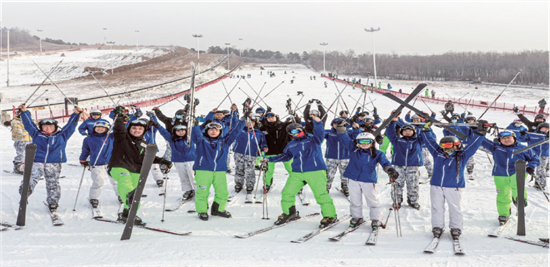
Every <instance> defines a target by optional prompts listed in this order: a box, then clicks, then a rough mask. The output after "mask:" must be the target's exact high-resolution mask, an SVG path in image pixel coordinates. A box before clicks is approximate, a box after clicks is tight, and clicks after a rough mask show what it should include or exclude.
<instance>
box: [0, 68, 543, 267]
mask: <svg viewBox="0 0 550 267" xmlns="http://www.w3.org/2000/svg"><path fill="white" fill-rule="evenodd" d="M262 66H263V67H264V68H265V70H264V71H263V75H260V69H259V66H253V67H251V66H245V67H243V68H242V69H240V70H238V71H237V73H236V74H238V75H246V74H251V75H252V77H251V78H250V79H246V80H241V81H240V82H239V84H238V85H237V87H240V88H241V89H242V90H244V91H245V92H246V93H247V94H249V95H251V96H255V95H256V94H255V93H254V92H253V90H252V89H251V88H250V87H252V88H254V90H256V91H258V90H260V89H261V88H262V86H264V88H263V91H262V93H261V94H260V95H261V96H262V97H264V96H265V95H266V94H267V93H268V92H269V91H270V90H271V89H273V88H275V87H276V86H277V85H279V84H280V83H282V82H283V81H284V83H283V84H282V85H281V86H280V87H279V88H278V89H276V90H275V91H273V92H272V93H270V94H269V95H268V96H267V97H265V99H264V100H265V102H266V103H267V104H269V105H270V106H271V107H272V108H273V110H274V111H275V112H277V113H279V114H280V116H281V117H283V116H284V115H285V114H286V109H285V107H284V104H285V101H286V99H287V95H289V96H290V97H292V99H293V101H294V102H295V103H297V102H298V101H299V98H300V97H299V96H297V93H296V92H297V91H303V92H304V95H305V97H304V99H303V100H302V102H301V104H300V105H302V104H305V103H307V100H309V99H311V98H316V99H320V100H321V101H322V102H323V104H324V105H326V106H327V107H328V106H330V105H331V103H332V102H333V100H334V99H335V97H336V95H335V93H336V88H335V86H337V87H338V89H339V90H342V89H343V88H344V86H343V85H342V84H336V85H335V84H334V83H333V82H332V81H329V80H327V79H322V78H320V77H319V73H315V72H313V71H311V70H309V69H307V68H305V67H304V66H302V65H262ZM268 70H271V71H274V72H275V74H276V76H275V77H273V78H269V76H268V75H267V74H266V71H268ZM284 71H286V72H287V74H284ZM292 72H294V73H292ZM313 75H315V76H317V77H316V78H317V79H316V80H310V76H313ZM293 77H295V78H293ZM291 79H294V83H293V84H290V80H291ZM237 81H238V79H236V78H234V79H225V80H224V81H223V83H217V84H214V85H212V86H210V87H207V88H205V89H203V90H201V91H199V92H197V93H196V95H197V98H199V99H200V102H201V103H200V105H198V106H197V115H200V114H207V112H208V111H209V110H212V109H213V108H215V107H216V106H218V104H219V103H220V101H221V100H222V99H223V98H224V97H225V95H226V93H225V91H224V88H223V86H225V87H226V88H227V90H228V91H229V90H231V88H233V87H234V86H235V84H236V83H237ZM325 81H327V82H328V87H327V88H325V87H324V85H323V83H324V82H325ZM247 82H248V83H249V84H250V86H249V85H248V84H247ZM382 82H383V84H384V83H386V84H387V82H386V81H382ZM390 83H392V85H393V87H394V88H397V90H399V88H400V84H403V87H402V88H403V91H404V92H410V91H411V90H412V89H410V88H411V87H414V86H416V85H417V84H418V83H417V82H411V81H407V82H405V81H390ZM405 85H406V87H405ZM428 85H429V88H436V89H435V90H436V91H437V92H438V94H439V95H441V94H444V93H448V94H449V95H451V96H462V95H463V94H464V93H465V92H467V91H472V90H474V89H473V88H472V87H471V86H468V85H466V84H463V83H431V82H430V83H428ZM478 90H479V89H478ZM501 90H502V88H501V87H487V88H483V90H479V91H477V93H476V95H477V96H479V98H478V97H476V98H478V99H481V98H482V97H484V98H486V99H492V98H494V97H496V95H498V94H499V93H500V91H501ZM520 90H521V91H523V93H522V94H521V98H519V97H518V96H517V94H516V93H514V92H516V91H520ZM531 92H533V91H529V90H525V89H509V91H506V92H505V93H504V94H503V95H502V97H501V99H502V101H507V102H516V103H518V104H519V103H522V104H523V103H526V104H532V105H534V104H536V102H537V101H538V100H539V99H540V98H541V97H540V92H539V91H535V93H531ZM348 95H350V96H352V97H354V98H356V99H357V98H359V97H361V96H362V93H361V91H360V90H359V89H356V90H353V89H352V88H351V87H347V88H346V89H345V91H344V92H343V93H342V96H343V97H344V99H345V101H346V102H347V105H348V106H349V108H350V109H351V108H352V106H353V105H354V104H355V103H354V101H352V100H351V98H350V97H348ZM367 97H371V98H372V99H373V100H374V99H376V101H375V106H376V107H377V108H378V112H379V113H380V114H381V117H385V116H387V114H389V112H391V110H393V109H395V108H396V107H397V106H398V105H397V104H396V103H394V102H392V101H391V100H388V99H386V98H385V97H384V96H382V95H379V94H372V95H371V93H368V94H367ZM245 98H246V96H245V94H244V93H243V92H241V91H240V90H239V89H235V90H234V91H233V93H232V94H231V99H232V101H233V102H234V103H236V104H237V105H238V106H239V109H241V107H242V105H241V104H242V103H243V102H244V100H245ZM361 102H362V100H361ZM367 102H368V98H367ZM106 104H108V103H106ZM428 105H429V106H430V107H431V108H432V109H433V110H434V111H436V112H438V111H440V110H442V109H443V107H442V106H441V105H435V104H431V103H428ZM229 106H230V101H228V100H226V101H225V102H224V103H223V104H222V105H221V107H220V109H229ZM416 106H417V107H419V108H420V109H423V110H424V108H425V106H424V105H423V104H422V103H416ZM150 108H151V107H144V111H145V110H150ZM180 108H182V107H181V104H180V103H178V102H177V101H173V102H171V103H169V104H167V105H165V106H163V107H162V108H161V110H162V111H163V112H164V113H165V114H167V115H169V116H171V115H172V114H174V112H175V111H176V110H177V109H180ZM367 108H368V109H372V106H371V105H369V106H368V107H367ZM333 109H334V107H333ZM339 110H340V109H339ZM405 110H406V109H405ZM471 111H472V112H473V113H474V115H479V114H481V113H482V112H483V110H481V109H471ZM403 115H404V114H403ZM438 115H439V114H438ZM438 118H439V116H438ZM484 118H485V119H487V120H488V121H490V122H496V123H497V124H498V125H500V126H502V127H506V126H507V125H508V124H509V123H510V122H511V121H512V120H513V119H515V116H514V115H513V114H511V113H504V112H500V111H498V112H495V111H489V112H488V113H487V114H486V115H485V116H484ZM332 119H333V115H330V116H329V120H332ZM435 131H436V134H437V135H438V137H440V136H441V130H440V129H438V128H435ZM0 136H1V137H2V140H4V141H3V142H2V143H1V145H0V155H1V157H2V162H1V165H0V166H1V168H2V169H3V170H8V171H11V168H12V159H13V157H14V156H15V152H14V150H13V142H12V141H11V136H10V132H9V129H7V128H5V127H0ZM489 138H493V137H489ZM82 140H83V137H82V136H80V135H79V134H78V133H76V134H74V135H73V136H72V137H71V139H70V141H69V143H68V145H67V158H68V163H71V164H78V156H79V154H80V149H81V144H82ZM157 143H158V146H159V148H160V152H159V155H162V154H163V153H164V150H165V144H166V142H165V141H164V140H163V139H162V137H161V136H158V137H157ZM474 157H475V160H476V165H475V180H474V181H470V180H468V181H467V182H466V183H467V184H466V188H465V190H464V191H463V195H462V197H463V198H462V210H463V213H464V229H463V233H462V236H461V243H462V246H463V248H464V250H465V251H466V255H465V256H455V255H453V250H452V243H451V241H450V237H449V231H448V229H446V230H447V231H446V232H445V233H444V235H443V236H442V241H441V243H440V244H439V247H438V249H437V252H436V253H435V254H424V253H423V252H422V251H423V249H424V248H425V247H426V246H427V245H428V244H429V243H430V241H431V237H432V233H431V224H430V209H429V206H430V199H429V185H428V184H426V185H420V202H419V204H420V205H421V209H420V210H419V211H417V210H415V209H412V208H409V207H408V206H406V205H404V206H403V208H402V209H401V210H400V217H401V227H402V231H403V237H396V233H395V226H396V225H395V219H394V217H393V214H392V215H391V216H390V218H389V221H388V228H387V229H383V230H381V231H380V235H379V237H378V243H377V245H376V246H366V245H365V241H366V240H367V238H368V235H369V233H370V226H369V225H370V223H368V224H366V225H365V226H363V227H362V228H360V229H359V230H357V231H355V232H353V233H351V234H350V235H349V236H346V237H344V238H343V239H342V240H341V241H339V242H337V243H335V242H331V241H329V240H328V238H329V237H332V236H335V235H337V234H339V233H340V232H341V231H343V230H345V229H346V228H347V225H348V223H349V222H348V221H345V222H343V223H341V224H339V225H337V226H335V227H333V228H332V229H329V230H327V231H325V232H323V233H322V234H320V235H318V236H316V237H315V238H313V239H312V240H309V241H308V242H305V243H302V244H293V243H290V240H295V239H298V238H299V237H301V236H304V235H305V234H307V233H309V232H310V231H312V230H315V229H317V227H318V224H319V221H320V220H321V216H317V217H313V218H310V219H306V220H303V221H300V222H296V223H293V224H290V225H288V226H285V227H282V228H279V229H275V230H273V231H269V232H266V233H263V234H260V235H258V236H254V237H250V238H247V239H237V238H234V235H235V234H244V233H246V232H250V231H253V230H257V229H260V228H264V227H267V226H269V225H271V224H273V222H274V221H275V219H276V217H277V216H278V215H279V214H280V213H281V212H282V211H281V208H280V200H281V196H280V193H281V191H282V189H283V186H284V183H285V181H286V178H287V174H286V171H285V170H284V168H283V165H282V164H280V163H278V164H277V165H276V170H275V177H274V181H275V186H274V188H273V189H272V191H271V192H270V194H269V195H268V207H269V217H270V220H262V219H261V218H262V205H261V204H245V203H244V199H245V193H244V190H243V192H241V194H239V195H237V196H236V197H235V198H234V199H233V201H232V202H230V203H229V204H228V206H227V210H228V211H230V212H231V213H232V214H233V218H231V219H225V218H220V217H210V220H209V221H207V222H203V221H201V220H199V219H198V218H197V215H196V214H188V213H187V210H189V209H192V208H193V204H192V203H187V204H185V205H184V206H183V207H182V208H180V209H179V210H177V211H175V212H167V213H165V222H164V223H161V217H162V204H163V198H162V197H160V196H158V195H157V194H158V190H157V188H156V185H155V184H154V181H153V180H152V178H150V179H149V180H148V181H147V186H146V188H145V191H144V194H147V197H145V198H143V199H142V205H141V209H140V211H139V213H138V214H139V216H140V217H141V218H142V219H143V220H144V221H145V222H147V223H148V226H151V227H158V228H165V229H171V230H177V231H182V232H186V231H192V234H191V235H189V236H174V235H168V234H164V233H158V232H152V231H148V230H144V229H139V228H136V229H134V231H133V235H132V238H131V239H130V240H129V241H120V236H121V234H122V230H123V226H122V225H116V224H110V223H104V222H98V221H95V220H93V219H92V218H91V215H92V213H91V209H90V204H89V203H88V191H89V188H90V185H91V179H90V173H89V172H88V171H86V172H85V174H84V182H83V185H82V190H81V192H80V196H79V199H78V204H77V206H76V211H75V212H73V211H72V208H73V205H74V201H75V197H76V194H77V189H78V185H79V181H80V178H81V175H82V171H83V168H82V167H77V166H71V165H68V164H64V165H63V170H62V174H61V175H64V176H66V178H62V179H60V184H61V188H62V195H61V200H60V203H59V204H60V208H59V209H58V211H59V213H60V215H61V217H62V219H63V220H64V222H65V225H64V226H61V227H54V226H52V224H51V220H50V218H49V214H48V211H47V209H46V207H45V206H44V204H42V202H43V201H44V200H45V198H46V190H45V185H44V181H40V183H39V184H38V185H37V187H36V188H35V192H34V193H33V195H32V196H31V197H30V198H29V205H28V208H27V224H26V226H25V228H24V229H23V230H18V231H14V230H7V231H3V232H2V233H0V237H1V238H2V243H1V258H2V265H5V266H35V265H43V266H44V265H45V266H52V265H61V266H75V265H117V266H130V265H132V266H134V265H140V266H160V265H174V266H175V265H178V266H187V265H193V266H207V265H227V266H235V265H241V266H242V265H264V266H265V265H283V264H285V265H307V266H335V265H376V266H405V265H407V266H458V265H474V266H482V265H485V266H517V265H525V266H548V249H546V248H541V247H537V246H531V245H527V244H522V243H519V242H514V241H511V240H507V239H505V238H504V236H515V232H516V225H515V224H512V225H510V226H509V227H508V228H507V229H505V230H504V232H503V233H502V235H501V237H499V238H490V237H487V234H488V233H489V232H490V231H491V230H493V229H494V228H495V227H496V226H497V225H498V222H497V217H498V214H497V210H496V204H495V202H496V193H495V186H494V182H493V177H492V176H491V168H492V166H491V164H490V163H489V160H488V159H487V155H486V154H485V153H484V152H481V151H478V153H477V154H476V155H475V156H474ZM231 160H232V159H231ZM232 161H233V160H232ZM231 166H234V164H233V163H231ZM1 175H2V179H1V180H0V186H1V187H0V189H1V192H0V193H1V198H0V202H1V203H0V205H1V207H0V208H1V209H0V216H1V217H2V218H1V220H2V221H7V222H11V223H15V220H16V217H17V210H18V206H19V199H20V196H19V194H18V186H19V183H20V181H21V177H22V176H20V175H15V174H8V173H5V172H4V171H2V172H1ZM169 177H170V178H171V179H169V180H168V181H167V182H168V195H167V199H166V203H167V204H166V205H167V207H172V206H174V205H175V204H176V200H177V199H178V198H179V197H180V196H181V194H182V192H181V187H180V183H179V178H178V176H177V174H176V173H175V172H171V173H170V174H169ZM227 179H228V187H229V188H230V190H232V188H233V185H234V183H233V175H228V176H227ZM425 179H427V174H426V171H425V169H424V168H421V178H420V180H421V181H423V180H425ZM387 182H388V177H387V175H386V174H385V173H383V172H381V173H380V176H379V182H378V185H377V186H378V188H379V189H378V193H379V199H380V201H381V203H383V205H384V206H385V207H386V209H385V211H384V214H383V216H384V218H385V217H386V216H387V212H388V211H389V210H388V209H389V207H390V203H391V198H390V186H389V185H387V184H386V183H387ZM530 185H532V183H530ZM334 186H339V174H337V177H336V178H335V181H334ZM526 188H527V192H528V201H529V206H528V207H527V208H526V225H527V236H526V237H525V238H527V239H530V240H538V238H539V237H548V229H549V228H548V215H549V213H548V203H547V202H546V199H545V198H544V196H543V194H542V192H540V191H537V190H535V189H534V188H532V187H531V186H526ZM304 191H305V193H306V196H307V197H308V198H309V199H310V201H311V204H310V205H309V206H302V205H301V204H300V201H299V200H297V201H296V207H297V210H298V211H299V212H300V214H302V215H306V214H310V213H314V212H320V208H319V206H318V205H316V204H315V201H314V198H313V194H312V192H311V190H309V188H308V187H307V186H306V188H305V190H304ZM212 192H213V190H212ZM259 195H260V192H258V196H259ZM330 195H331V196H332V198H333V199H334V204H335V205H336V209H337V213H338V216H339V217H343V216H344V215H346V214H348V213H349V202H348V200H346V199H345V197H344V196H343V195H342V194H341V193H339V192H337V191H336V190H334V189H333V190H332V191H331V192H330ZM212 199H213V194H211V196H210V201H212ZM404 204H405V203H404ZM100 205H101V210H102V212H103V215H104V217H106V218H111V219H114V218H116V212H117V209H118V202H117V200H116V196H115V194H114V192H113V189H112V187H111V186H110V184H109V183H108V182H106V183H105V186H104V187H103V194H102V197H101V199H100ZM363 212H364V216H365V219H368V208H367V207H366V205H365V207H364V211H363ZM515 212H516V211H515V208H514V207H513V206H512V214H515ZM447 223H448V221H447Z"/></svg>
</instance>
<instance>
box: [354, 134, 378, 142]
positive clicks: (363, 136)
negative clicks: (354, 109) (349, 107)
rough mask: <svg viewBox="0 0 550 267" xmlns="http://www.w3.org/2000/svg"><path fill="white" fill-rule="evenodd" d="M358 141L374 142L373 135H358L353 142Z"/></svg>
mask: <svg viewBox="0 0 550 267" xmlns="http://www.w3.org/2000/svg"><path fill="white" fill-rule="evenodd" d="M360 139H370V140H372V141H374V135H372V134H371V133H360V134H359V135H357V137H355V140H360Z"/></svg>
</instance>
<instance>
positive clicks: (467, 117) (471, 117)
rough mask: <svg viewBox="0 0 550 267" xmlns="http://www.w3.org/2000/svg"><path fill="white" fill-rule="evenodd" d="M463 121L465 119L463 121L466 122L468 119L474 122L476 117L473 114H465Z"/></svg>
mask: <svg viewBox="0 0 550 267" xmlns="http://www.w3.org/2000/svg"><path fill="white" fill-rule="evenodd" d="M464 121H465V122H468V121H474V122H476V121H477V119H476V116H474V115H468V116H466V118H464Z"/></svg>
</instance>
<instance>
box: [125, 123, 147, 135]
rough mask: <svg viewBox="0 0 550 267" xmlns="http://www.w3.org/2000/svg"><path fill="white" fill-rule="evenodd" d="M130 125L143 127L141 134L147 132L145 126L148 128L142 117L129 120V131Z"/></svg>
mask: <svg viewBox="0 0 550 267" xmlns="http://www.w3.org/2000/svg"><path fill="white" fill-rule="evenodd" d="M132 126H139V127H143V134H141V135H142V136H143V135H144V134H145V133H146V132H147V128H148V127H147V122H145V121H144V120H142V119H137V120H133V121H131V122H129V123H128V131H130V129H131V128H132Z"/></svg>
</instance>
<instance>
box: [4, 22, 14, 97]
mask: <svg viewBox="0 0 550 267" xmlns="http://www.w3.org/2000/svg"><path fill="white" fill-rule="evenodd" d="M2 30H3V31H7V32H8V36H7V39H8V42H7V47H8V61H7V64H8V67H7V71H8V72H7V80H6V85H7V86H6V87H10V32H11V31H13V29H8V28H3V29H2Z"/></svg>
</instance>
